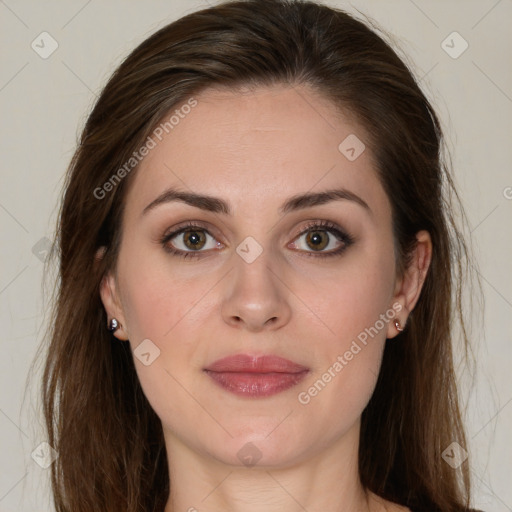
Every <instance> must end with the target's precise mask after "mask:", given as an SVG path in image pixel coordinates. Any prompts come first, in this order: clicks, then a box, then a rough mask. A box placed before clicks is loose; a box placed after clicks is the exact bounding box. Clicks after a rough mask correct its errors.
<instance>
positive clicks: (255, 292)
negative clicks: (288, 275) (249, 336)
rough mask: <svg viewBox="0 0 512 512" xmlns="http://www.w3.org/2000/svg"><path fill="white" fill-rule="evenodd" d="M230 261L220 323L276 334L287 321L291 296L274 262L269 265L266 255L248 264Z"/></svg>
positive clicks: (237, 260)
mask: <svg viewBox="0 0 512 512" xmlns="http://www.w3.org/2000/svg"><path fill="white" fill-rule="evenodd" d="M234 259H235V261H234V269H233V270H232V272H230V273H229V275H228V276H227V279H226V281H227V284H226V289H225V292H224V293H225V296H224V299H223V303H222V317H223V319H224V321H225V322H226V323H227V324H229V325H230V326H232V327H236V328H239V329H245V330H247V331H250V332H258V331H262V330H264V329H271V330H276V329H279V328H281V327H283V326H284V325H286V324H287V323H288V322H289V320H290V318H291V308H290V304H289V298H290V295H291V292H290V291H289V289H288V287H287V286H286V284H285V279H284V275H280V272H279V268H278V265H276V264H275V260H274V262H272V261H271V259H272V258H271V256H270V255H269V254H268V252H267V251H263V253H262V254H261V255H260V256H259V257H258V258H257V259H256V260H255V261H253V262H252V263H247V262H246V261H244V260H243V259H242V258H240V257H239V256H238V255H236V256H235V257H234ZM272 263H274V264H272Z"/></svg>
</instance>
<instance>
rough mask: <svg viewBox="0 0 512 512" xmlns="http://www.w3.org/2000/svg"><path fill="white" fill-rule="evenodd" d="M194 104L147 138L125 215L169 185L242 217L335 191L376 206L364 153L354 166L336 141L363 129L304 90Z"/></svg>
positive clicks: (202, 98) (238, 94) (222, 96)
mask: <svg viewBox="0 0 512 512" xmlns="http://www.w3.org/2000/svg"><path fill="white" fill-rule="evenodd" d="M193 100H194V101H195V102H196V103H190V102H188V104H192V105H194V106H193V107H192V108H181V107H180V106H179V105H178V106H176V107H175V108H174V109H173V111H172V112H170V113H169V115H168V116H166V117H165V118H164V121H165V120H168V119H170V118H171V116H174V117H173V123H172V124H171V123H169V124H168V125H167V130H166V131H164V133H163V136H161V139H162V140H159V139H158V138H157V137H154V136H153V139H154V140H155V142H156V145H155V147H154V148H153V149H152V150H151V151H150V152H149V154H148V155H147V156H146V157H145V158H144V160H143V161H142V162H141V164H140V166H139V169H138V170H137V172H136V176H135V177H134V182H133V184H132V186H131V187H130V191H129V193H128V198H127V202H128V204H127V210H130V211H132V210H137V211H142V210H143V209H144V207H145V206H146V205H147V204H148V203H149V202H151V200H152V199H154V198H155V196H157V195H158V194H160V193H161V192H162V191H163V190H165V189H166V188H169V187H178V188H180V189H182V190H184V191H193V192H196V193H204V194H209V195H214V196H217V197H222V198H224V199H226V200H227V201H228V202H229V203H230V204H232V205H233V210H234V211H237V210H239V211H240V213H245V214H246V215H256V214H258V213H259V212H261V209H262V207H263V206H269V207H272V206H273V205H274V204H279V205H280V204H281V203H282V202H284V200H285V199H286V198H288V197H290V196H291V195H294V194H300V193H304V192H307V191H310V190H324V189H327V188H334V187H339V186H343V187H345V188H347V189H350V190H351V191H352V192H354V193H356V194H359V195H364V196H366V197H367V198H368V201H370V202H371V201H377V202H378V201H379V200H380V201H382V200H383V198H382V194H383V190H382V188H381V187H380V183H379V182H378V179H377V175H376V173H375V170H374V164H373V161H372V157H371V155H370V152H369V150H367V149H365V150H364V151H363V152H362V153H361V154H360V156H359V157H357V158H356V159H355V160H351V159H349V158H347V156H346V154H344V153H343V150H344V145H343V141H345V140H349V141H354V140H355V141H357V140H359V141H361V143H364V141H365V139H366V134H365V131H364V130H363V128H362V127H361V126H359V125H358V124H357V123H355V122H354V121H353V120H351V119H350V117H349V116H347V115H344V114H343V113H342V112H340V111H339V110H337V109H336V108H335V106H334V105H333V104H332V103H331V102H330V101H328V100H327V99H325V98H323V97H321V96H320V95H318V94H316V93H314V92H312V91H311V90H310V89H309V88H306V87H303V86H293V87H290V86H285V85H283V86H272V87H260V88H257V89H251V90H249V89H239V90H236V91H235V90H227V89H207V90H205V91H203V92H202V93H201V94H198V95H196V96H194V97H193ZM186 103H187V102H184V103H182V105H184V104H186ZM160 131H162V130H160ZM166 132H168V133H166ZM354 137H357V139H354ZM347 138H348V139H347ZM356 143H357V142H356ZM340 144H342V147H341V150H340ZM352 145H353V144H352ZM356 150H358V151H359V150H360V148H357V147H356ZM384 200H385V198H384Z"/></svg>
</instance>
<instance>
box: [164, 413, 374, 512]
mask: <svg viewBox="0 0 512 512" xmlns="http://www.w3.org/2000/svg"><path fill="white" fill-rule="evenodd" d="M165 438H166V447H167V455H168V461H169V474H170V477H171V486H170V488H171V493H170V496H169V500H168V502H167V505H166V508H165V512H178V511H179V512H196V511H197V512H202V511H208V512H225V511H229V512H262V511H265V512H285V511H288V510H330V511H336V512H377V511H380V510H384V509H383V507H382V504H380V503H379V502H378V501H377V500H376V499H375V495H373V494H372V493H367V492H366V491H365V490H364V489H363V487H362V485H361V482H360V479H359V472H358V445H359V423H358V424H356V425H354V426H353V428H352V429H351V430H350V431H349V432H347V433H346V434H345V435H344V436H343V437H342V438H341V439H340V440H338V441H336V442H335V443H334V444H333V443H329V442H326V443H325V446H324V448H323V449H322V448H321V447H318V446H316V447H314V448H311V452H314V454H309V453H303V454H301V455H300V456H299V457H296V458H295V459H293V460H291V458H290V457H286V455H285V454H280V453H278V454H277V455H276V454H274V457H273V458H267V459H265V457H262V458H261V460H260V461H259V462H258V463H257V464H256V465H254V466H251V467H246V466H243V465H242V464H230V463H226V461H225V460H220V457H219V456H218V455H217V454H216V455H217V456H216V457H215V456H213V455H212V454H209V453H204V451H202V452H200V451H199V450H193V449H192V448H190V447H189V446H187V445H186V444H185V443H183V442H182V441H181V440H180V439H178V438H177V437H176V436H175V435H174V434H173V433H171V432H168V431H166V432H165ZM242 444H243V443H242ZM260 446H262V443H260ZM262 453H265V449H264V447H263V446H262Z"/></svg>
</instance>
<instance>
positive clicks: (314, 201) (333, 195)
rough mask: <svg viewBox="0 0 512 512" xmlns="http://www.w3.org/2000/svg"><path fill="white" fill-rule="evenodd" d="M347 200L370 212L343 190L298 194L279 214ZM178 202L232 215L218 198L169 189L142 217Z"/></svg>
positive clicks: (152, 203)
mask: <svg viewBox="0 0 512 512" xmlns="http://www.w3.org/2000/svg"><path fill="white" fill-rule="evenodd" d="M340 200H347V201H353V202H354V203H356V204H358V205H360V206H362V207H363V208H364V209H365V210H366V211H367V212H368V213H370V214H371V213H372V210H371V209H370V207H369V206H368V204H367V203H366V201H364V200H363V199H362V198H361V197H359V196H358V195H357V194H354V193H353V192H350V191H349V190H346V189H344V188H338V189H331V190H325V191H323V192H307V193H305V194H298V195H295V196H292V197H290V198H289V199H288V200H286V201H285V202H284V203H283V204H282V205H281V207H280V208H279V213H281V214H285V213H288V212H292V211H297V210H302V209H305V208H311V207H313V206H319V205H322V204H326V203H330V202H332V201H340ZM174 201H179V202H182V203H186V204H188V205H190V206H194V207H195V208H199V209H201V210H204V211H208V212H212V213H222V214H225V215H232V211H231V208H230V206H229V203H228V202H226V201H224V200H223V199H220V198H218V197H213V196H208V195H204V194H195V193H192V192H183V191H180V190H177V189H175V188H169V189H167V190H166V191H164V192H163V193H162V194H160V195H159V196H158V197H157V198H156V199H154V200H153V201H151V203H149V204H148V205H147V206H146V207H145V208H144V210H143V211H142V215H145V214H146V213H148V212H149V211H150V210H153V209H154V208H156V207H157V206H159V205H162V204H166V203H171V202H174Z"/></svg>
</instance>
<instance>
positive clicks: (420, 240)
mask: <svg viewBox="0 0 512 512" xmlns="http://www.w3.org/2000/svg"><path fill="white" fill-rule="evenodd" d="M416 241H417V242H416V246H415V247H414V249H413V252H412V254H411V258H410V262H409V266H408V267H407V268H406V269H405V271H404V273H403V276H402V277H401V278H400V279H399V281H398V282H397V287H396V290H395V295H394V298H393V301H394V303H399V304H400V305H401V311H400V312H399V313H397V315H396V320H398V326H397V324H396V323H395V322H391V323H390V326H389V330H388V336H387V337H388V338H393V337H395V336H396V335H397V334H399V333H400V332H401V331H403V329H404V326H405V324H406V322H407V317H408V316H409V314H410V312H411V311H412V310H413V309H414V307H415V306H416V303H417V302H418V299H419V297H420V293H421V290H422V288H423V285H424V283H425V279H426V277H427V272H428V269H429V267H430V262H431V261H432V240H431V238H430V234H429V233H428V231H425V230H422V231H418V233H416Z"/></svg>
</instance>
